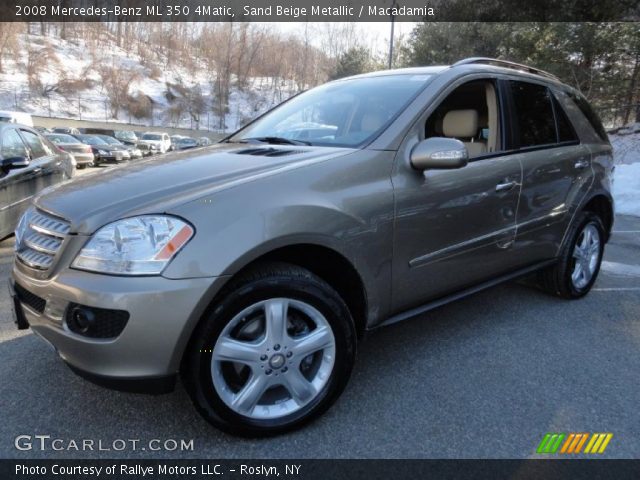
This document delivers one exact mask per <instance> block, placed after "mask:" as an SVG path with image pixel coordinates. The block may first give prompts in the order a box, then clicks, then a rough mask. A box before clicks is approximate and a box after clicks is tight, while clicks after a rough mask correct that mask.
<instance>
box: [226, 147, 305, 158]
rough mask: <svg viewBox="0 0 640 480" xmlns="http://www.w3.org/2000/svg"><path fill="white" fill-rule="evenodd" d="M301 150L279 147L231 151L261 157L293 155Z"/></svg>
mask: <svg viewBox="0 0 640 480" xmlns="http://www.w3.org/2000/svg"><path fill="white" fill-rule="evenodd" d="M302 152H303V150H284V149H281V148H265V147H257V148H245V149H243V150H236V151H234V152H233V153H235V154H237V155H256V156H261V157H283V156H285V155H293V154H296V153H302Z"/></svg>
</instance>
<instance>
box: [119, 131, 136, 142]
mask: <svg viewBox="0 0 640 480" xmlns="http://www.w3.org/2000/svg"><path fill="white" fill-rule="evenodd" d="M115 134H116V138H119V139H122V140H137V139H138V137H136V134H135V133H133V132H131V131H129V130H121V131H119V132H115Z"/></svg>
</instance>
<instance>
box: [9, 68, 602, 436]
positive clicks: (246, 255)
mask: <svg viewBox="0 0 640 480" xmlns="http://www.w3.org/2000/svg"><path fill="white" fill-rule="evenodd" d="M612 169H613V162H612V150H611V146H610V144H609V141H608V140H607V136H606V133H605V132H604V130H603V128H602V124H601V123H600V121H599V120H598V118H597V116H596V115H595V114H594V112H593V111H592V109H591V108H590V106H589V105H588V103H587V101H586V100H585V99H584V97H583V96H582V95H581V94H580V93H578V92H577V91H575V90H574V89H573V88H571V87H569V86H567V85H563V84H562V83H561V82H560V81H558V80H557V79H556V78H555V77H553V76H552V75H550V74H548V73H545V72H542V71H539V70H536V69H533V68H530V67H526V66H523V65H518V64H514V63H510V62H504V61H498V60H491V59H479V58H474V59H467V60H462V61H460V62H458V63H456V64H454V65H453V66H448V67H422V68H412V69H405V70H395V71H386V72H376V73H371V74H366V75H360V76H356V77H351V78H347V79H342V80H338V81H334V82H331V83H328V84H325V85H323V86H320V87H317V88H314V89H311V90H310V91H308V92H306V93H303V94H301V95H298V96H296V97H294V98H292V99H290V100H288V101H287V102H285V103H283V104H282V105H280V106H278V107H276V108H275V109H273V110H272V111H270V112H268V113H267V114H265V115H263V116H262V117H260V118H258V119H257V120H255V121H253V122H252V123H250V124H249V125H248V126H246V127H244V128H242V129H241V130H240V131H238V132H236V133H235V134H233V135H231V136H230V137H228V138H226V139H225V140H223V141H222V142H220V143H219V144H216V145H212V146H210V147H205V148H201V149H196V150H192V151H187V152H175V153H171V154H168V155H166V156H163V157H161V158H156V159H152V160H148V161H141V162H138V163H135V164H132V165H128V166H125V167H121V168H116V169H113V170H112V171H109V172H105V173H104V174H103V175H96V176H92V177H85V178H79V179H77V180H75V181H74V182H71V183H68V184H65V185H63V186H60V187H52V188H51V189H49V190H48V191H46V192H44V193H42V194H41V195H40V196H39V197H37V198H36V199H35V200H34V202H33V205H32V206H31V207H30V209H29V210H28V211H27V212H26V213H25V215H24V216H23V217H22V220H21V222H20V225H19V227H18V229H17V231H16V260H15V264H14V268H13V273H12V281H11V288H12V289H13V292H14V293H13V294H14V300H15V301H14V305H15V311H16V318H17V323H18V325H19V327H21V328H26V327H28V326H30V327H31V328H32V329H33V331H34V332H36V333H37V334H38V335H40V336H41V337H43V338H44V339H46V340H47V341H48V342H50V343H51V344H53V346H54V347H55V348H56V350H57V351H58V353H59V355H60V356H61V357H62V359H63V360H64V361H65V362H66V363H67V364H68V365H69V366H70V367H71V368H72V369H73V370H74V371H75V372H77V373H78V374H80V375H82V376H85V377H87V378H89V379H90V380H92V381H95V382H96V383H100V384H103V385H106V386H111V387H114V388H120V389H129V390H134V391H135V390H138V391H140V390H144V391H152V392H162V391H168V390H171V389H172V388H173V386H174V384H175V381H176V379H177V378H178V377H180V378H181V379H182V381H183V383H184V385H185V386H186V389H187V390H188V392H189V393H190V395H191V398H192V399H193V403H194V404H195V406H196V407H197V409H198V411H199V412H200V413H201V414H202V416H203V417H204V418H205V419H207V420H208V421H209V422H211V423H212V424H214V425H216V426H218V427H220V428H222V429H224V430H226V431H229V432H232V433H235V434H239V435H267V434H274V433H279V432H283V431H286V430H289V429H292V428H295V427H298V426H300V425H301V424H303V423H304V422H306V421H308V420H310V419H312V418H314V417H317V416H318V415H320V414H321V413H322V412H323V411H325V410H326V409H327V408H328V407H329V406H330V405H331V404H332V403H333V402H334V401H335V400H336V398H337V397H338V396H339V395H340V393H341V392H342V390H343V389H344V387H345V384H346V383H347V380H348V378H349V375H350V373H351V370H352V367H353V365H354V361H355V357H356V345H357V342H358V340H359V339H360V338H361V337H362V335H363V333H364V332H366V331H367V330H370V329H373V328H376V327H379V326H381V325H385V324H389V323H393V322H396V321H399V320H402V319H406V318H408V317H411V316H415V315H417V314H421V313H423V312H425V311H427V310H429V309H430V308H433V307H434V306H437V305H441V304H442V303H444V302H446V301H449V300H453V299H456V298H460V297H461V296H463V295H465V294H469V293H473V292H476V291H478V290H479V289H481V288H483V287H487V286H491V285H495V284H496V283H498V282H500V281H504V280H508V279H513V278H516V277H518V276H523V275H529V274H532V276H535V277H537V280H538V281H539V283H540V285H541V286H542V287H543V288H544V289H546V290H548V291H549V292H550V293H552V294H555V295H559V296H561V297H564V298H567V299H577V298H579V297H582V296H583V295H585V294H586V293H587V292H588V291H589V290H590V289H591V287H592V285H593V283H594V281H595V279H596V276H597V274H598V269H599V267H600V262H601V258H602V253H603V248H604V245H605V243H606V242H607V239H608V237H609V234H610V232H611V226H612V222H613V202H612V198H611V193H610V187H611V185H610V182H611V180H610V179H611V172H612ZM513 321H514V322H515V321H517V320H516V319H514V320H513Z"/></svg>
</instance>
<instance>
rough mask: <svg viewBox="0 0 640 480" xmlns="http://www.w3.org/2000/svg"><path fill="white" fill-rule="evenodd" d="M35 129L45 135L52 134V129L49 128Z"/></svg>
mask: <svg viewBox="0 0 640 480" xmlns="http://www.w3.org/2000/svg"><path fill="white" fill-rule="evenodd" d="M33 128H34V129H35V130H37V131H38V132H39V133H41V134H43V135H44V134H46V133H51V129H50V128H47V127H33Z"/></svg>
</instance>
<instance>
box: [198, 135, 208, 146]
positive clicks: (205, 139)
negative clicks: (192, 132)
mask: <svg viewBox="0 0 640 480" xmlns="http://www.w3.org/2000/svg"><path fill="white" fill-rule="evenodd" d="M198 145H200V146H202V147H204V146H206V145H211V140H210V139H209V137H200V138H198Z"/></svg>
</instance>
